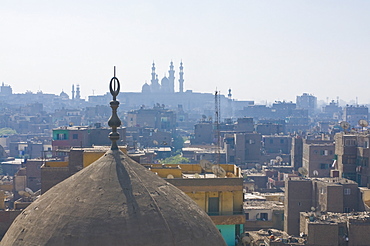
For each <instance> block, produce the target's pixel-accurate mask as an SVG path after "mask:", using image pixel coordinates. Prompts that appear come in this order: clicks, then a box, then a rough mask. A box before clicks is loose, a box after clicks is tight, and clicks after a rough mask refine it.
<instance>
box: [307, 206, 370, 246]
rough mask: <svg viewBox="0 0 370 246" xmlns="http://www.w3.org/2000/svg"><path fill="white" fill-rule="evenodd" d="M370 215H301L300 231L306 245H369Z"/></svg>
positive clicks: (357, 213)
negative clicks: (303, 235) (305, 239)
mask: <svg viewBox="0 0 370 246" xmlns="http://www.w3.org/2000/svg"><path fill="white" fill-rule="evenodd" d="M369 230H370V215H369V213H368V212H354V213H349V214H348V213H331V212H327V213H323V214H321V213H314V212H301V213H300V231H301V233H304V234H305V237H306V238H307V242H306V245H322V246H324V245H338V246H345V245H353V246H355V245H356V246H359V245H363V246H365V245H369V242H370V234H369Z"/></svg>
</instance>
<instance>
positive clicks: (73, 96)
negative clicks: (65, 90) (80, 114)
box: [72, 85, 75, 100]
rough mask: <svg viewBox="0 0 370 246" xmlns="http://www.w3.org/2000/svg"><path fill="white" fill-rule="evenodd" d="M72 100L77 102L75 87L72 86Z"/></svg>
mask: <svg viewBox="0 0 370 246" xmlns="http://www.w3.org/2000/svg"><path fill="white" fill-rule="evenodd" d="M72 100H75V85H72Z"/></svg>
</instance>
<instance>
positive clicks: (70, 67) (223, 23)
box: [0, 0, 370, 103]
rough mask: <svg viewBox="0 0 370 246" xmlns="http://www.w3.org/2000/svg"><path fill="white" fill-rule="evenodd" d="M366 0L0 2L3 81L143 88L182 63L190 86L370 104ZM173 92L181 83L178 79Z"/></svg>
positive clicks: (27, 85) (49, 87) (48, 86)
mask: <svg viewBox="0 0 370 246" xmlns="http://www.w3.org/2000/svg"><path fill="white" fill-rule="evenodd" d="M369 13H370V1H368V0H362V1H361V0H351V1H349V0H346V1H341V0H331V1H326V0H306V1H300V0H280V1H278V0H270V1H265V0H254V1H251V0H241V1H232V0H231V1H218V0H209V1H206V0H203V1H199V0H196V1H195V0H194V1H193V0H185V1H184V0H183V1H149V0H148V1H122V0H117V1H114V0H105V1H94V0H89V1H70V0H63V1H49V0H48V1H38V0H34V1H29V0H27V1H25V0H24V1H14V0H12V1H11V0H2V1H1V2H0V82H4V83H5V84H9V85H11V86H12V88H13V92H16V93H24V92H25V91H26V90H30V91H32V92H37V91H38V90H41V91H43V92H44V93H56V94H59V93H60V92H61V91H62V90H64V91H65V92H67V93H68V94H69V95H71V92H70V91H71V87H72V84H80V87H81V94H82V96H83V97H84V98H85V97H87V96H89V95H92V94H93V92H94V94H95V95H101V94H105V93H106V92H107V91H108V83H109V81H110V79H111V77H112V75H113V66H114V65H115V66H117V77H118V78H119V79H120V82H121V90H122V91H136V92H137V91H141V86H142V85H143V84H144V83H145V82H146V81H147V82H148V83H149V82H150V73H151V63H152V62H153V60H154V61H155V63H156V67H157V73H158V75H159V78H160V79H161V78H162V77H163V76H164V74H165V73H166V72H167V71H168V66H169V62H170V61H171V60H172V61H173V62H174V65H175V69H176V74H175V76H176V81H177V80H178V66H179V63H180V61H181V60H182V61H183V63H184V72H185V74H184V78H185V84H184V87H185V89H186V90H189V89H190V90H193V91H195V92H213V91H214V90H215V89H216V87H217V89H218V90H220V91H221V93H222V94H227V90H228V88H231V89H232V93H233V97H234V98H235V99H239V100H255V101H256V102H260V101H262V100H267V101H270V102H271V101H275V100H288V101H290V100H293V101H295V97H296V96H297V95H301V94H302V93H304V92H307V93H310V94H313V95H315V96H317V97H318V99H319V100H320V99H321V100H326V99H327V97H328V98H329V99H330V100H331V99H336V97H337V96H339V98H340V99H343V100H355V98H356V96H357V97H358V101H359V103H370V93H369V91H370V83H369V82H370V14H369ZM175 90H176V91H177V90H178V84H177V83H176V87H175Z"/></svg>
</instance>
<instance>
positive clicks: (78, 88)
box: [76, 85, 81, 100]
mask: <svg viewBox="0 0 370 246" xmlns="http://www.w3.org/2000/svg"><path fill="white" fill-rule="evenodd" d="M76 99H77V100H80V99H81V95H80V85H77V86H76Z"/></svg>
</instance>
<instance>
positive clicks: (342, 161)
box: [334, 131, 370, 186]
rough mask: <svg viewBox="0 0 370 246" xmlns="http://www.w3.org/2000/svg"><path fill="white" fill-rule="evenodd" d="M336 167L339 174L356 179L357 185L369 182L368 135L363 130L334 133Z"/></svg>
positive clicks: (369, 136) (364, 184)
mask: <svg viewBox="0 0 370 246" xmlns="http://www.w3.org/2000/svg"><path fill="white" fill-rule="evenodd" d="M334 138H335V156H336V167H337V169H338V170H339V175H340V176H341V177H345V178H348V179H351V180H354V181H356V182H357V183H358V184H359V186H368V185H369V184H370V167H369V158H370V144H369V143H370V135H369V133H368V132H367V131H365V132H350V133H344V132H340V133H337V134H335V136H334Z"/></svg>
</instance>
